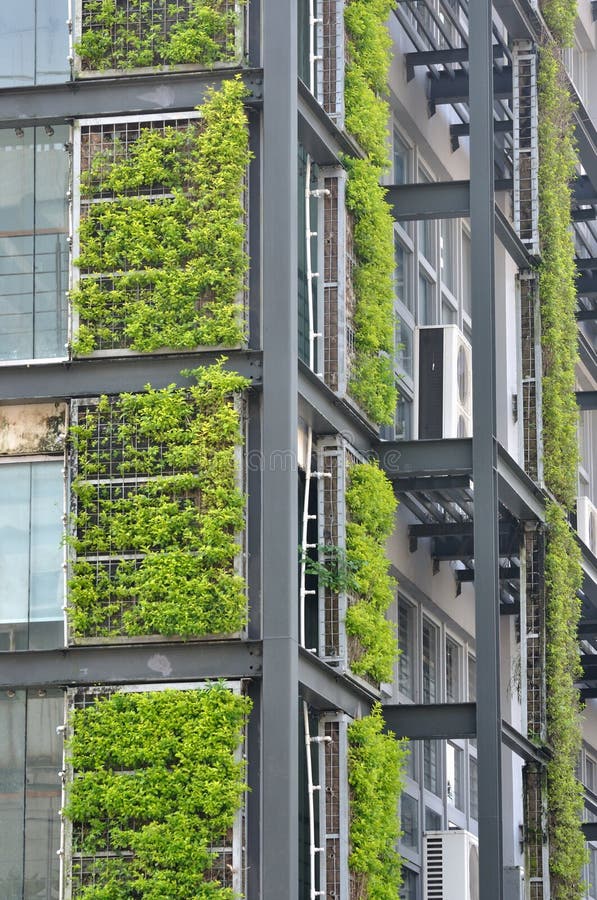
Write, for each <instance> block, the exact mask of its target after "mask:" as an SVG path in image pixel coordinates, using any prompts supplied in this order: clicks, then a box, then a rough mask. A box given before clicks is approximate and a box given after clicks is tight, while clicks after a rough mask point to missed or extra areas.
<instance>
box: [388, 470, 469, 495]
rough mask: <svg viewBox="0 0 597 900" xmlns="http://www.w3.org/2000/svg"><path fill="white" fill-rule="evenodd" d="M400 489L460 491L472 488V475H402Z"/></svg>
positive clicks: (402, 491)
mask: <svg viewBox="0 0 597 900" xmlns="http://www.w3.org/2000/svg"><path fill="white" fill-rule="evenodd" d="M396 484H397V485H399V487H398V490H399V491H400V493H416V492H418V491H423V492H425V491H443V492H444V493H448V494H449V493H450V492H451V491H460V490H463V489H469V490H470V489H471V488H472V478H471V476H470V475H438V476H433V475H420V476H419V475H413V476H412V477H409V476H408V475H406V476H404V477H401V478H400V481H399V482H396Z"/></svg>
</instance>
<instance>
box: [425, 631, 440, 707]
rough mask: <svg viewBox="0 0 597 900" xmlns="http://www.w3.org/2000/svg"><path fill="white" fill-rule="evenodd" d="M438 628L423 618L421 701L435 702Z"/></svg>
mask: <svg viewBox="0 0 597 900" xmlns="http://www.w3.org/2000/svg"><path fill="white" fill-rule="evenodd" d="M437 639H438V630H437V628H436V626H435V625H433V624H432V623H431V622H429V620H428V619H423V703H436V702H437V656H438V653H437V649H438V648H437Z"/></svg>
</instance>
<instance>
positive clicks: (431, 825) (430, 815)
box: [425, 806, 442, 831]
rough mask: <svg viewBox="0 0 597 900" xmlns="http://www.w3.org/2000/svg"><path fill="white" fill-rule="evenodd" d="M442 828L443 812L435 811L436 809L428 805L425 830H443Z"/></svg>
mask: <svg viewBox="0 0 597 900" xmlns="http://www.w3.org/2000/svg"><path fill="white" fill-rule="evenodd" d="M441 830H442V817H441V814H440V813H438V812H435V810H434V809H429V807H428V806H426V807H425V831H441Z"/></svg>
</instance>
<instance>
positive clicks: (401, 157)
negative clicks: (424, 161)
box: [394, 132, 410, 184]
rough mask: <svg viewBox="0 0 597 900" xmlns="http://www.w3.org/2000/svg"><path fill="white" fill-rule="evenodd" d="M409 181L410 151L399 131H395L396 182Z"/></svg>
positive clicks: (406, 182)
mask: <svg viewBox="0 0 597 900" xmlns="http://www.w3.org/2000/svg"><path fill="white" fill-rule="evenodd" d="M409 181H410V151H409V149H408V147H407V146H406V144H405V143H404V141H403V140H402V139H401V138H400V137H399V135H398V134H397V132H394V184H408V183H409Z"/></svg>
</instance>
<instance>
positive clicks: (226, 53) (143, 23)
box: [75, 0, 246, 71]
mask: <svg viewBox="0 0 597 900" xmlns="http://www.w3.org/2000/svg"><path fill="white" fill-rule="evenodd" d="M245 3H246V0H237V2H236V3H235V2H234V0H186V2H181V0H178V2H176V0H175V2H172V0H152V2H151V3H149V2H147V0H127V2H126V4H123V3H122V2H119V0H82V10H81V18H82V27H81V37H80V39H79V41H78V42H77V43H76V44H75V50H76V52H77V54H78V56H79V58H80V60H81V66H82V68H83V69H91V70H99V71H102V70H104V69H133V68H139V67H145V66H162V65H176V64H179V63H194V64H195V65H201V66H205V67H211V66H213V65H216V64H217V63H222V62H233V61H235V60H236V59H237V48H236V33H237V28H238V26H239V14H238V8H240V7H242V6H244V5H245Z"/></svg>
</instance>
